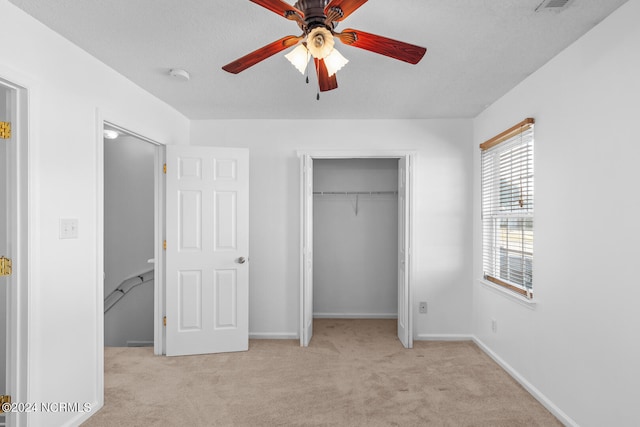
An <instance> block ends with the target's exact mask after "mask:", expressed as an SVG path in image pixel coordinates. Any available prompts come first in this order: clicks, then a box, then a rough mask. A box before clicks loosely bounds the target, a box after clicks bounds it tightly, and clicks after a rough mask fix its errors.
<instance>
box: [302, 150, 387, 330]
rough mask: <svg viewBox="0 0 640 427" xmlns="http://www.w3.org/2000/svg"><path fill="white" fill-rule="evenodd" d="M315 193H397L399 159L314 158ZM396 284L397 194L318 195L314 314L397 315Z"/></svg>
mask: <svg viewBox="0 0 640 427" xmlns="http://www.w3.org/2000/svg"><path fill="white" fill-rule="evenodd" d="M313 190H314V192H321V191H374V192H375V191H397V190H398V159H317V160H314V162H313ZM397 283H398V196H397V195H358V196H354V195H316V196H314V198H313V312H314V316H316V317H344V316H347V317H363V318H367V317H393V316H397V314H398V285H397Z"/></svg>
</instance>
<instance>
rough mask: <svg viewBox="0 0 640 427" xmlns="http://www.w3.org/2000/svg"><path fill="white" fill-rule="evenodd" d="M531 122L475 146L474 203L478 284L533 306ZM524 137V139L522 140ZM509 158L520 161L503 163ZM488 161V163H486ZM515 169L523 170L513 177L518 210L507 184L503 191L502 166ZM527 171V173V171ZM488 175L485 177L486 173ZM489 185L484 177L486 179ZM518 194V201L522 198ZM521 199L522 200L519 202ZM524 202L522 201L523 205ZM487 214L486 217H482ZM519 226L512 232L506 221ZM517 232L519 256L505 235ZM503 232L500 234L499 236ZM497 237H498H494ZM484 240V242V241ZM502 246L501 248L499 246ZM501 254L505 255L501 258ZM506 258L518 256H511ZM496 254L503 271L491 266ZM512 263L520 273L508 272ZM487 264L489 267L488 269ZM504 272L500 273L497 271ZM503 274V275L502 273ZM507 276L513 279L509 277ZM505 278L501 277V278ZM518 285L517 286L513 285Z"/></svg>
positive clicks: (531, 119)
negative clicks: (478, 245) (478, 242)
mask: <svg viewBox="0 0 640 427" xmlns="http://www.w3.org/2000/svg"><path fill="white" fill-rule="evenodd" d="M534 124H535V120H534V119H533V118H527V119H525V120H523V121H522V122H520V123H518V124H516V125H515V126H513V127H511V128H509V129H507V130H506V131H504V132H502V133H500V134H498V135H496V136H495V137H493V138H491V139H489V140H487V141H486V142H484V143H482V144H480V149H481V150H482V152H481V156H480V162H481V167H480V172H481V188H480V200H481V202H480V203H481V230H482V245H481V246H482V276H483V277H482V278H483V280H484V281H486V282H489V283H491V284H492V285H494V286H497V287H499V288H500V289H505V290H507V291H509V292H510V293H516V294H518V295H519V296H521V297H524V298H526V300H527V301H531V300H533V284H534V282H533V259H534V256H533V241H534V229H535V227H534V191H533V189H534V180H535V173H534V169H535V168H534V146H535V138H534V135H533V127H534ZM523 136H526V139H523ZM518 150H523V153H524V154H520V153H518ZM507 153H508V155H510V156H514V153H515V155H516V156H521V157H522V158H523V159H518V160H517V161H513V160H508V161H507V162H504V161H501V160H503V156H504V155H505V154H507ZM489 156H491V157H489ZM487 165H491V166H490V167H491V169H489V170H486V167H487ZM514 165H515V166H516V168H521V167H522V166H523V165H526V168H525V169H524V171H523V170H522V169H519V170H518V173H517V174H516V175H515V176H516V179H519V180H520V184H519V186H518V188H519V190H520V191H519V192H520V199H519V200H518V201H519V204H520V208H521V209H518V208H517V207H516V208H515V209H514V207H513V201H514V197H513V190H512V188H513V187H512V183H511V182H510V181H509V182H507V183H506V185H507V186H509V189H508V190H506V193H505V187H504V181H503V178H502V177H503V174H504V173H505V172H506V171H507V166H509V167H510V168H513V167H514ZM529 165H531V168H530V169H529ZM487 172H488V173H487ZM490 175H491V177H490V178H489V181H487V182H485V180H487V177H488V176H490ZM523 179H525V180H526V190H524V191H523V184H522V180H523ZM505 194H507V198H506V200H507V201H508V202H509V203H510V204H511V205H510V206H507V208H506V209H505V210H504V211H502V210H501V209H502V202H503V200H505V198H504V197H505ZM523 194H524V195H523ZM523 197H524V199H523ZM523 200H525V201H526V203H525V201H523ZM487 210H488V211H489V212H488V213H487V212H486V211H487ZM512 220H515V221H521V224H518V225H517V226H516V227H513V228H511V227H509V225H508V222H509V221H512ZM504 221H507V227H506V229H505V230H503V231H502V232H501V231H500V230H501V229H502V225H501V223H503V222H504ZM510 230H515V231H516V232H517V231H520V233H521V237H520V242H519V247H520V250H519V251H518V250H515V251H514V250H513V249H510V245H509V243H514V244H515V246H516V247H518V244H517V239H516V238H512V236H511V235H510V234H511V231H510ZM505 231H506V233H505ZM499 234H502V237H500V238H499V237H496V236H498V235H499ZM488 239H489V240H490V241H489V242H487V240H488ZM501 244H506V247H503V246H501ZM527 249H530V252H527V251H526V250H527ZM505 251H506V252H505ZM511 252H513V253H519V256H518V255H516V256H515V257H512V256H511V254H510V253H511ZM502 253H505V254H506V255H505V256H506V257H507V259H506V263H505V264H504V265H503V262H502V261H501V260H497V258H498V257H500V258H502ZM511 258H516V259H518V258H519V259H520V261H521V263H522V264H521V268H520V269H519V270H518V269H517V264H516V267H515V268H514V267H513V264H511V261H510V259H511ZM487 263H489V264H490V267H489V268H487V267H488V265H487ZM503 269H504V270H503ZM503 271H504V272H506V273H503ZM513 273H516V274H515V275H513ZM518 274H519V275H520V278H519V280H515V279H514V281H510V280H509V279H510V278H515V277H517V276H518ZM505 276H506V277H505ZM518 281H519V282H520V283H517V282H518Z"/></svg>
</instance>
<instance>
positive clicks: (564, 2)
mask: <svg viewBox="0 0 640 427" xmlns="http://www.w3.org/2000/svg"><path fill="white" fill-rule="evenodd" d="M571 3H573V0H544V1H543V2H542V3H540V5H539V6H538V7H536V12H542V11H557V12H559V11H561V10H564V9H566V8H567V7H568V6H569V5H570V4H571Z"/></svg>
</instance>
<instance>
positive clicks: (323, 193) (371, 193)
mask: <svg viewBox="0 0 640 427" xmlns="http://www.w3.org/2000/svg"><path fill="white" fill-rule="evenodd" d="M313 194H315V195H319V196H335V195H343V196H349V195H357V196H361V195H368V196H374V195H377V194H398V192H397V191H314V192H313Z"/></svg>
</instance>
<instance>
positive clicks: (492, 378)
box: [85, 319, 561, 427]
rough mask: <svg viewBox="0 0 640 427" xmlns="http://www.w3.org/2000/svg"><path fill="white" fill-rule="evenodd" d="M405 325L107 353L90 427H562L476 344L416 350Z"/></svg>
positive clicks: (378, 323) (320, 326)
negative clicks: (181, 349)
mask: <svg viewBox="0 0 640 427" xmlns="http://www.w3.org/2000/svg"><path fill="white" fill-rule="evenodd" d="M395 329H396V322H395V320H335V319H331V320H329V319H320V320H318V319H317V320H315V322H314V336H313V340H312V341H311V346H310V347H309V348H301V347H300V346H299V342H298V341H289V340H287V341H282V340H280V341H278V340H264V341H263V340H252V341H251V342H250V348H249V351H248V352H244V353H232V354H216V355H204V356H188V357H162V356H154V355H153V352H152V350H151V349H150V348H113V347H112V348H106V349H105V406H104V408H103V409H102V410H100V411H99V412H97V413H96V414H95V415H94V416H93V417H92V418H91V419H90V420H89V421H88V422H87V423H85V426H289V425H295V426H396V425H397V426H492V427H494V426H505V427H513V426H560V425H561V424H560V423H559V422H558V421H557V420H556V419H555V418H554V417H553V416H552V415H551V414H550V413H549V412H548V411H547V410H546V409H545V408H544V407H542V406H541V405H540V404H539V403H538V402H537V401H536V400H535V399H534V398H533V397H531V396H530V395H529V394H528V393H527V392H526V391H525V390H524V389H523V388H522V387H521V386H520V385H519V384H517V383H516V382H515V381H514V380H513V379H512V378H511V377H510V376H509V375H508V374H507V373H506V372H504V371H503V370H502V369H501V368H500V367H499V366H498V365H496V364H495V363H494V362H493V361H492V360H491V359H490V358H489V357H488V356H487V355H485V354H484V353H483V352H482V351H481V350H480V349H479V348H478V347H477V346H476V345H475V344H473V343H472V342H415V348H414V349H412V350H406V349H404V348H402V345H401V344H400V342H399V341H398V339H397V338H396V336H395Z"/></svg>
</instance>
